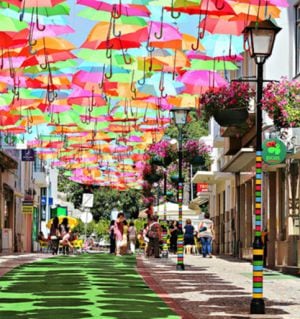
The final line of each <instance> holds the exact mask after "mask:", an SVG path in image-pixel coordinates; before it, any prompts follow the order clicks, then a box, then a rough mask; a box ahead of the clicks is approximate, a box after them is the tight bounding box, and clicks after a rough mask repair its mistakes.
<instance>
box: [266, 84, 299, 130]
mask: <svg viewBox="0 0 300 319" xmlns="http://www.w3.org/2000/svg"><path fill="white" fill-rule="evenodd" d="M261 107H262V109H263V110H264V111H266V112H267V113H268V115H269V117H270V118H271V119H273V121H274V126H275V127H277V128H278V129H280V128H288V127H299V126H300V81H299V80H287V79H286V78H282V79H281V81H280V82H270V83H268V84H267V86H266V87H265V88H264V90H263V98H262V100H261Z"/></svg>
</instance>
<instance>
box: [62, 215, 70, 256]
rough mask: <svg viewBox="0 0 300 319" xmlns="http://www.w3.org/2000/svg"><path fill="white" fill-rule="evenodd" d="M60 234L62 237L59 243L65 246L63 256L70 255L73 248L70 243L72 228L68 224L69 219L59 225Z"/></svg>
mask: <svg viewBox="0 0 300 319" xmlns="http://www.w3.org/2000/svg"><path fill="white" fill-rule="evenodd" d="M59 232H60V234H61V237H62V239H61V240H60V242H59V243H60V244H62V246H63V254H65V253H67V254H69V248H71V249H73V246H72V244H71V242H70V237H71V228H70V226H69V223H68V218H64V219H63V221H62V223H61V224H60V225H59Z"/></svg>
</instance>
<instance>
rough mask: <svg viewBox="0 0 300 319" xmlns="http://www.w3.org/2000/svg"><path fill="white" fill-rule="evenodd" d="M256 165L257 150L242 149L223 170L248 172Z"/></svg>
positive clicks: (250, 148)
mask: <svg viewBox="0 0 300 319" xmlns="http://www.w3.org/2000/svg"><path fill="white" fill-rule="evenodd" d="M254 165H255V150H254V148H252V147H249V148H241V149H240V150H239V151H238V153H237V154H236V155H234V156H233V157H232V159H231V160H230V161H229V162H228V163H226V164H225V165H224V166H223V167H222V168H221V171H222V172H230V173H237V172H248V171H250V168H251V167H252V166H254Z"/></svg>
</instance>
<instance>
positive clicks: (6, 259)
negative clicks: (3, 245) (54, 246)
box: [0, 253, 51, 277]
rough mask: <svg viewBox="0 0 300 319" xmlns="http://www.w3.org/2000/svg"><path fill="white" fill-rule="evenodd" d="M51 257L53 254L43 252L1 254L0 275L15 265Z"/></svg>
mask: <svg viewBox="0 0 300 319" xmlns="http://www.w3.org/2000/svg"><path fill="white" fill-rule="evenodd" d="M49 257H51V255H49V254H42V253H30V254H28V253H26V254H25V253H24V254H22V253H17V254H16V253H14V254H9V255H4V254H0V277H2V276H3V275H5V274H6V273H7V272H9V271H11V270H12V269H13V268H15V267H18V266H20V265H23V264H28V263H32V262H35V261H37V260H40V259H44V258H49Z"/></svg>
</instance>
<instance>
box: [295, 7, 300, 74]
mask: <svg viewBox="0 0 300 319" xmlns="http://www.w3.org/2000/svg"><path fill="white" fill-rule="evenodd" d="M295 8H296V10H295V15H296V52H295V55H296V75H298V74H300V3H298V5H296V7H295Z"/></svg>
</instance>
